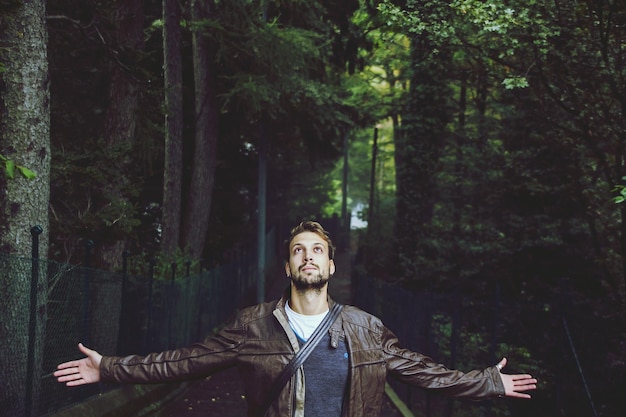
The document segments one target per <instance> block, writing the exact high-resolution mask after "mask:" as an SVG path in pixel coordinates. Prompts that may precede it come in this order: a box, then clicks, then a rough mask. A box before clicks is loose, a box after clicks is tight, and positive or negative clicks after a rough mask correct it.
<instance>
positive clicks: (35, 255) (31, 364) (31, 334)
mask: <svg viewBox="0 0 626 417" xmlns="http://www.w3.org/2000/svg"><path fill="white" fill-rule="evenodd" d="M42 232H43V228H42V227H41V226H39V225H37V226H34V227H32V228H31V229H30V234H31V237H32V248H31V254H32V258H31V279H30V316H29V322H28V359H27V364H26V395H25V401H26V404H25V405H26V407H25V410H26V416H29V417H30V416H31V415H32V413H33V409H36V408H37V407H33V385H34V383H35V382H34V381H35V375H34V374H35V344H36V340H37V298H38V297H37V296H38V287H39V235H40V234H41V233H42Z"/></svg>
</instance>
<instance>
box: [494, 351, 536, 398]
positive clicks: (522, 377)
mask: <svg viewBox="0 0 626 417" xmlns="http://www.w3.org/2000/svg"><path fill="white" fill-rule="evenodd" d="M505 366H506V358H502V360H501V361H500V362H499V363H498V364H497V365H496V367H497V368H498V369H499V370H500V378H502V384H503V385H504V395H506V396H507V397H516V398H530V395H529V394H526V393H525V392H526V391H532V390H534V389H537V380H536V379H535V378H533V377H532V376H531V375H528V374H518V375H509V374H503V373H502V369H503V368H504V367H505Z"/></svg>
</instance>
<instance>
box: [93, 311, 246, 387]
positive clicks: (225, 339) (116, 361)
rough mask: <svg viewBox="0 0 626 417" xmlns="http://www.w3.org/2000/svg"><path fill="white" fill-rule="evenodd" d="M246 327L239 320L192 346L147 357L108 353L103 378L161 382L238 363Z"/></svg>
mask: <svg viewBox="0 0 626 417" xmlns="http://www.w3.org/2000/svg"><path fill="white" fill-rule="evenodd" d="M243 332H244V329H243V327H241V326H239V325H238V322H237V321H235V323H233V324H232V325H230V326H227V327H226V328H224V329H223V330H221V331H220V332H219V333H218V334H216V335H215V336H210V337H207V338H206V339H205V340H204V341H203V342H201V343H196V344H193V345H191V346H189V347H184V348H180V349H174V350H167V351H164V352H159V353H151V354H149V355H146V356H137V355H131V356H126V357H117V356H104V357H102V361H101V362H100V376H101V379H102V381H105V382H108V381H111V382H119V383H158V382H166V381H179V380H185V379H195V378H201V377H205V376H207V375H209V374H211V373H214V372H217V371H219V370H221V369H225V368H229V367H231V366H234V365H235V361H236V358H237V352H238V347H239V346H240V345H241V341H242V340H243Z"/></svg>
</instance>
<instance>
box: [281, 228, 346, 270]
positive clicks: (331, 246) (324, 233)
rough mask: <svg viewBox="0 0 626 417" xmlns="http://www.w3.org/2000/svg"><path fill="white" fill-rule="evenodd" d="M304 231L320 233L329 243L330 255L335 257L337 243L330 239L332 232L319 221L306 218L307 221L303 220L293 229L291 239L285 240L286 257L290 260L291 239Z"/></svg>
mask: <svg viewBox="0 0 626 417" xmlns="http://www.w3.org/2000/svg"><path fill="white" fill-rule="evenodd" d="M304 232H312V233H315V234H317V235H319V236H320V237H321V238H322V239H324V240H325V241H326V243H327V244H328V257H329V258H330V259H333V258H334V257H335V245H334V243H333V241H332V240H331V239H330V234H329V233H328V232H327V231H326V230H325V229H324V228H323V227H322V225H321V224H319V223H318V222H314V221H311V220H306V221H303V222H301V223H300V224H299V225H297V226H296V227H294V228H293V229H291V233H290V235H289V239H287V240H286V241H285V248H286V250H285V253H286V255H287V258H286V259H287V261H288V260H289V257H290V255H291V249H290V248H289V245H290V244H291V241H292V240H293V238H294V237H296V236H297V235H299V234H300V233H304Z"/></svg>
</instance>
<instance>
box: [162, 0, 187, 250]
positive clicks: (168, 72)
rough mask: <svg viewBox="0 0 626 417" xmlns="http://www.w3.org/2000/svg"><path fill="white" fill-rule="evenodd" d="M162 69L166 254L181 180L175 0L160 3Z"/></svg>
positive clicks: (177, 215) (173, 236)
mask: <svg viewBox="0 0 626 417" xmlns="http://www.w3.org/2000/svg"><path fill="white" fill-rule="evenodd" d="M162 7H163V69H164V85H165V166H164V172H163V204H162V218H161V223H162V224H163V231H162V236H161V249H162V251H163V252H164V254H166V255H171V254H173V253H174V252H175V251H176V249H178V245H179V240H180V225H181V218H182V213H181V198H182V181H183V178H182V177H183V72H182V55H181V54H182V52H181V48H182V45H181V42H182V39H181V28H180V23H181V22H180V20H181V10H180V6H179V2H178V0H163V6H162Z"/></svg>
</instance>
